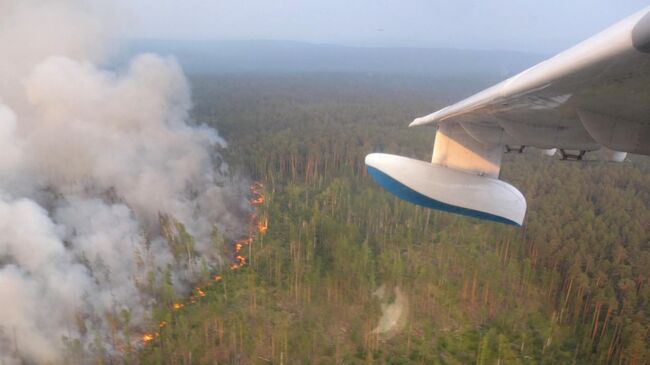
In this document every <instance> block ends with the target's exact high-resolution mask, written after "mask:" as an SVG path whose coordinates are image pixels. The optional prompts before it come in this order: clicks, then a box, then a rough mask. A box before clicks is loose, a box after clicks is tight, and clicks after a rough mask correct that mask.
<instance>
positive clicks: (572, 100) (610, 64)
mask: <svg viewBox="0 0 650 365" xmlns="http://www.w3.org/2000/svg"><path fill="white" fill-rule="evenodd" d="M429 123H437V124H438V125H440V126H442V125H445V124H447V125H449V124H457V125H460V126H461V127H462V129H464V131H465V132H466V133H467V134H468V135H469V136H471V137H472V138H473V139H474V140H476V141H478V142H480V143H483V144H485V145H488V146H492V145H526V146H534V147H539V148H543V149H550V148H561V149H567V150H582V151H593V150H596V149H599V148H601V147H603V146H604V147H607V148H608V149H611V150H615V151H622V152H630V153H637V154H644V155H650V7H648V8H646V9H644V10H642V11H640V12H638V13H636V14H634V15H632V16H631V17H629V18H627V19H625V20H623V21H621V22H619V23H617V24H615V25H614V26H612V27H610V28H608V29H607V30H605V31H603V32H601V33H599V34H597V35H596V36H594V37H592V38H590V39H588V40H586V41H584V42H582V43H580V44H578V45H577V46H575V47H573V48H571V49H569V50H567V51H565V52H563V53H560V54H559V55H557V56H555V57H553V58H551V59H549V60H547V61H544V62H542V63H540V64H538V65H536V66H534V67H532V68H530V69H528V70H526V71H524V72H522V73H520V74H518V75H516V76H514V77H512V78H510V79H508V80H506V81H504V82H502V83H500V84H497V85H495V86H493V87H491V88H489V89H486V90H484V91H482V92H480V93H478V94H476V95H474V96H471V97H469V98H467V99H465V100H463V101H461V102H458V103H456V104H454V105H451V106H448V107H446V108H444V109H442V110H439V111H437V112H435V113H433V114H430V115H428V116H425V117H421V118H417V119H415V120H414V121H413V123H411V126H416V125H423V124H429ZM434 155H435V151H434ZM434 157H435V156H434Z"/></svg>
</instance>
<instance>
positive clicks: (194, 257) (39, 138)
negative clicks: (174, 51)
mask: <svg viewBox="0 0 650 365" xmlns="http://www.w3.org/2000/svg"><path fill="white" fill-rule="evenodd" d="M99 13H102V14H105V13H109V14H110V12H107V11H106V9H97V8H96V7H94V5H93V6H91V5H89V3H86V2H83V1H80V0H79V1H77V0H70V1H52V0H48V1H39V0H15V1H14V0H0V233H1V234H0V299H1V300H2V306H1V309H0V363H8V364H13V363H16V364H20V363H22V362H25V363H46V362H51V361H54V362H61V361H64V360H63V357H64V356H66V351H68V350H69V349H70V348H71V347H75V346H76V348H80V349H81V350H80V351H81V352H85V353H94V356H102V355H101V354H108V355H107V356H110V354H116V353H119V351H121V350H123V348H124V347H125V346H128V342H129V341H128V339H126V338H124V335H123V333H124V332H125V331H124V327H125V326H127V323H129V324H128V327H129V329H131V333H137V331H142V330H144V328H145V326H146V325H147V324H148V321H147V313H148V309H150V308H151V306H152V305H153V304H154V303H155V301H156V300H158V301H160V300H161V298H160V296H159V295H158V294H157V292H156V289H155V288H156V287H157V285H159V283H160V282H161V281H163V280H164V278H165V277H166V274H167V272H168V271H169V270H171V282H172V285H173V287H174V288H175V289H176V291H177V292H179V293H182V292H183V290H187V285H186V283H188V282H189V281H191V280H192V278H193V277H195V276H196V274H197V272H198V271H199V268H200V267H203V268H205V267H208V268H209V267H213V268H214V267H217V266H218V265H219V263H220V261H219V256H218V254H217V253H216V250H215V247H214V241H215V240H214V239H213V236H214V235H215V232H224V231H228V230H232V229H233V227H237V225H238V224H237V223H238V218H237V216H238V214H236V213H233V212H240V211H241V209H242V203H243V202H244V200H243V199H242V196H243V193H242V191H241V188H240V187H241V186H243V185H244V184H241V183H238V182H236V181H235V180H234V179H233V178H232V177H229V176H228V173H227V166H226V165H225V164H224V163H223V162H222V161H221V160H220V157H219V155H218V153H217V151H218V149H219V148H221V147H224V145H225V143H224V141H223V140H222V139H221V138H220V137H219V136H218V135H217V133H216V131H215V130H213V129H211V128H208V127H205V126H193V125H191V124H190V123H189V115H188V112H189V110H190V107H191V101H190V93H189V87H188V84H187V82H186V80H185V77H184V76H183V73H182V71H181V70H180V68H179V67H178V65H177V64H176V62H175V61H174V60H172V59H168V58H161V57H159V56H155V55H141V56H139V57H136V58H135V59H133V60H132V61H131V62H130V63H129V64H128V65H127V66H124V67H123V68H122V69H120V70H118V71H111V70H107V69H103V68H102V67H100V66H98V65H100V64H101V62H103V61H104V57H105V51H106V50H105V49H104V48H103V47H104V45H106V43H107V42H106V40H107V39H108V37H110V36H111V34H110V32H107V30H108V29H110V28H111V27H110V24H109V22H108V21H106V19H105V18H106V17H105V16H97V14H99ZM109 20H110V19H109ZM185 231H187V232H188V233H189V234H190V235H191V236H192V237H193V239H188V238H187V236H186V235H185V236H183V234H184V233H185ZM174 237H181V238H182V237H185V238H182V239H181V238H179V239H175V238H174ZM183 240H184V241H183ZM179 241H183V242H181V243H179ZM175 244H176V245H179V244H184V245H185V246H183V249H182V250H178V249H177V248H178V247H176V249H175V247H174V245H175ZM180 251H182V252H180ZM116 332H117V333H118V334H117V335H116V334H115V333H116ZM73 345H74V346H73ZM97 354H99V355H97ZM69 361H70V358H67V359H66V360H65V362H69Z"/></svg>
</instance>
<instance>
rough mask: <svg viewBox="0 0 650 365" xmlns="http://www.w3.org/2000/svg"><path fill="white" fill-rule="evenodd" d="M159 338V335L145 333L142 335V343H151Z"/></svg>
mask: <svg viewBox="0 0 650 365" xmlns="http://www.w3.org/2000/svg"><path fill="white" fill-rule="evenodd" d="M156 337H158V333H145V334H144V335H142V342H144V343H149V342H151V341H153V340H155V339H156Z"/></svg>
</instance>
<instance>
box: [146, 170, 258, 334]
mask: <svg viewBox="0 0 650 365" xmlns="http://www.w3.org/2000/svg"><path fill="white" fill-rule="evenodd" d="M263 188H264V185H262V184H261V183H259V182H254V183H253V184H252V185H251V187H250V192H251V195H252V196H253V197H252V198H251V199H250V200H249V203H250V204H251V205H262V204H264V195H263V194H262V193H261V192H260V190H261V189H263ZM249 218H250V223H249V224H250V226H249V230H248V232H249V233H248V236H246V237H245V238H242V239H240V240H238V241H235V243H234V244H233V252H234V255H235V262H234V263H232V264H230V269H231V270H237V269H241V268H242V267H244V266H245V265H246V258H245V257H244V256H242V255H240V253H241V251H242V249H243V248H244V246H248V245H250V244H252V243H253V239H254V238H255V237H254V235H255V229H256V228H257V232H258V233H259V234H264V233H266V231H267V230H268V227H269V221H268V217H264V219H262V220H258V219H257V212H253V213H251V214H250V216H249ZM212 279H213V280H214V282H219V281H221V280H223V277H222V276H221V275H214V276H213V277H212ZM209 285H210V284H208V286H209ZM195 289H196V294H197V295H198V297H197V296H195V294H194V293H192V295H191V297H190V298H189V301H188V302H186V303H187V304H195V303H197V302H198V300H199V299H200V298H203V297H205V296H206V292H205V291H204V290H203V289H201V288H199V287H197V288H195ZM185 305H186V304H183V303H174V304H172V310H173V311H178V310H180V309H181V308H183V307H185ZM159 327H160V329H161V330H162V329H163V328H165V327H167V322H165V321H162V322H160V324H159ZM159 336H160V333H159V332H152V333H145V334H143V335H142V338H141V339H142V342H143V343H144V344H145V345H146V344H148V343H150V342H151V341H153V340H155V339H156V338H158V337H159Z"/></svg>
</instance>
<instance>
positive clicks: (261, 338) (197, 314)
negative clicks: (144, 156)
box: [127, 74, 650, 365]
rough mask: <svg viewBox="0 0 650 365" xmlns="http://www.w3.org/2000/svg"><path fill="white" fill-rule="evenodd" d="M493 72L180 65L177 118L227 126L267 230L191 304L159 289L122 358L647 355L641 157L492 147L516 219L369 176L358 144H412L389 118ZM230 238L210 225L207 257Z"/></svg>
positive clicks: (647, 194)
mask: <svg viewBox="0 0 650 365" xmlns="http://www.w3.org/2000/svg"><path fill="white" fill-rule="evenodd" d="M494 81H496V80H495V79H493V78H490V77H478V76H471V75H470V76H467V77H466V78H460V77H449V78H434V77H415V76H389V75H372V74H368V75H363V74H277V75H270V74H247V75H241V74H233V75H225V74H224V75H194V76H193V77H191V82H192V87H193V99H194V101H195V107H194V111H193V113H194V115H193V119H194V120H195V121H196V122H197V123H204V124H208V125H210V126H214V127H216V128H217V129H218V130H219V133H220V134H221V135H222V136H223V137H224V138H225V139H226V141H227V142H228V148H227V149H225V151H223V155H224V156H225V159H226V160H227V163H228V164H229V167H230V169H231V171H233V173H237V174H241V175H244V176H249V177H250V179H251V180H252V181H258V182H259V183H261V186H260V187H259V190H260V191H259V193H260V194H261V195H263V196H264V201H263V202H260V203H259V204H258V205H256V206H255V210H256V215H257V216H258V217H261V218H263V219H264V222H266V221H268V230H266V231H265V232H263V233H261V232H259V233H257V234H255V236H254V238H253V240H252V242H251V243H250V245H247V246H246V247H245V248H244V249H243V250H241V253H242V256H244V257H245V260H246V264H245V265H243V266H242V267H241V268H240V269H237V270H230V269H229V268H228V265H229V264H230V263H229V262H225V263H224V268H223V270H222V272H220V273H218V274H219V280H218V281H215V282H213V283H211V284H210V285H207V284H206V285H204V287H205V289H203V290H202V291H201V293H200V294H201V298H200V300H198V301H197V303H196V304H194V305H191V306H189V305H188V306H185V307H184V308H177V309H176V310H170V308H169V306H170V303H171V302H172V301H174V300H181V298H173V295H174V294H173V293H170V292H168V293H167V294H166V297H165V298H161V300H160V304H159V308H157V309H156V310H155V311H154V313H153V315H152V319H151V321H152V323H151V327H152V328H157V327H158V326H159V325H160V324H162V323H164V328H161V330H160V331H159V332H160V335H159V336H158V337H156V338H155V339H154V340H152V341H150V342H148V343H147V344H146V345H145V346H144V347H143V348H142V349H140V350H139V351H137V352H135V351H134V352H133V353H132V354H131V355H128V356H127V360H128V361H130V362H138V363H142V364H481V365H482V364H648V363H650V159H649V158H647V157H641V156H628V159H627V160H626V161H625V162H623V163H618V164H617V163H606V162H600V161H597V154H596V153H593V154H591V155H592V157H591V158H592V159H593V161H587V162H565V161H559V160H558V159H557V158H551V157H543V156H542V155H541V153H539V151H537V150H535V149H532V148H531V149H528V150H527V151H525V152H524V153H522V154H513V153H509V154H506V155H505V156H504V162H503V165H502V178H503V179H504V180H506V181H508V182H510V183H511V184H513V185H514V186H516V187H518V188H519V189H520V190H521V191H522V193H523V194H524V195H525V196H526V198H527V201H528V211H527V217H526V221H525V224H524V226H523V228H515V227H510V226H505V225H501V224H496V223H491V222H484V221H479V220H476V219H473V218H467V217H462V216H457V215H451V214H448V213H444V212H438V211H432V210H428V209H424V208H421V207H417V206H414V205H411V204H409V203H406V202H403V201H400V200H399V199H397V198H395V197H393V196H392V195H390V194H388V193H386V192H384V191H383V190H382V189H381V188H379V187H378V186H377V185H376V184H375V183H374V182H373V181H372V179H371V178H370V177H369V176H368V174H367V172H366V169H365V166H364V157H365V155H366V154H368V153H371V152H378V151H381V152H387V153H397V154H401V155H405V156H410V157H414V158H419V159H422V160H427V159H429V158H430V157H431V150H432V146H433V135H434V129H433V128H415V129H409V128H407V125H408V122H409V121H411V120H412V118H413V117H417V116H421V115H424V114H428V113H430V112H432V111H434V110H436V109H438V108H439V107H442V106H445V105H447V104H449V103H451V102H454V101H457V100H458V99H460V98H462V97H465V96H468V95H469V94H471V93H473V92H475V91H477V90H480V89H482V88H483V87H485V86H489V85H490V84H492V83H493V82H494ZM162 218H164V217H161V223H165V222H162V220H164V219H162ZM163 226H164V224H163ZM183 239H188V240H191V237H190V238H187V237H185V238H184V237H183V235H180V236H179V237H178V240H180V241H182V240H183ZM236 239H237V237H225V239H220V238H216V239H215V243H214V244H215V246H216V248H215V249H218V250H222V251H223V252H224V253H225V254H224V257H225V258H226V261H227V260H229V259H231V258H230V256H229V252H230V250H231V248H232V245H233V242H234V240H236ZM180 244H181V245H182V243H180ZM179 255H183V250H179ZM209 280H212V278H206V281H209ZM202 284H205V283H202Z"/></svg>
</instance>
